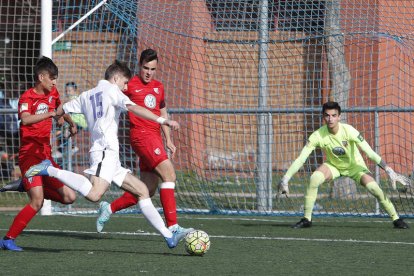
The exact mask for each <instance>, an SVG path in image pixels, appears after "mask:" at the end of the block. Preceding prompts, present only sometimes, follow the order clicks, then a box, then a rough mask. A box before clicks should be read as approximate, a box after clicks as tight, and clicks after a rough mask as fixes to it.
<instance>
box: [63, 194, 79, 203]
mask: <svg viewBox="0 0 414 276" xmlns="http://www.w3.org/2000/svg"><path fill="white" fill-rule="evenodd" d="M64 200H65V204H72V203H74V202H75V200H76V193H75V192H73V193H72V192H69V193H67V194H66V195H65V197H64Z"/></svg>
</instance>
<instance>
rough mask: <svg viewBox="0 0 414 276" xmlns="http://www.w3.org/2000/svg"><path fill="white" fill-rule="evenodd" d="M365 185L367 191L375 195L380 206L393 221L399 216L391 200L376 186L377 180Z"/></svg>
mask: <svg viewBox="0 0 414 276" xmlns="http://www.w3.org/2000/svg"><path fill="white" fill-rule="evenodd" d="M365 187H366V188H367V190H368V192H370V193H371V194H372V195H373V196H375V197H376V199H377V200H378V202H379V203H380V205H381V207H382V208H383V209H384V210H385V212H387V214H388V215H389V216H390V217H391V219H392V220H393V221H394V220H396V219H398V218H399V217H398V214H397V211H396V210H395V207H394V205H393V204H392V202H391V200H389V199H388V197H387V196H386V195H385V194H384V192H383V191H382V190H381V188H380V187H379V186H378V184H377V182H375V181H372V182H369V183H367V185H366V186H365Z"/></svg>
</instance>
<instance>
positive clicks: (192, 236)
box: [184, 230, 210, 256]
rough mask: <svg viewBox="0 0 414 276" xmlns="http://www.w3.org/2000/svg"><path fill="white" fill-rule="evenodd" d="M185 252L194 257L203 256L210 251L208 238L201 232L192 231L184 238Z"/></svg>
mask: <svg viewBox="0 0 414 276" xmlns="http://www.w3.org/2000/svg"><path fill="white" fill-rule="evenodd" d="M184 241H185V242H184V246H185V250H186V251H187V253H188V254H190V255H194V256H203V255H204V254H205V253H206V252H207V251H208V250H209V249H210V237H209V236H208V235H207V233H206V232H204V231H202V230H194V231H191V232H190V233H188V234H187V235H186V236H185V238H184Z"/></svg>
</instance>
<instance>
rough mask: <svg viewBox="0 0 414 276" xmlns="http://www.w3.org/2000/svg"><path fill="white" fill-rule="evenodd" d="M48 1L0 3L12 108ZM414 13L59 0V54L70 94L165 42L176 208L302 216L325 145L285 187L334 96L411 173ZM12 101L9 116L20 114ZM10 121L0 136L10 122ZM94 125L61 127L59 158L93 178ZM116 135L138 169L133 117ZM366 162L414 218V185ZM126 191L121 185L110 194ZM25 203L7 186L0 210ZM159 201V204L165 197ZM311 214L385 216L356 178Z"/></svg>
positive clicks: (393, 8) (231, 0)
mask: <svg viewBox="0 0 414 276" xmlns="http://www.w3.org/2000/svg"><path fill="white" fill-rule="evenodd" d="M38 2H39V1H2V2H1V4H0V5H1V18H2V19H1V21H2V22H1V24H2V25H1V32H0V39H1V40H2V41H1V43H2V44H1V45H2V49H1V50H2V51H3V52H4V53H6V54H4V55H3V56H2V57H1V60H2V61H3V63H2V66H3V67H2V68H1V71H0V73H1V75H0V78H1V82H2V84H1V85H2V87H1V90H2V92H3V95H4V99H5V101H6V102H7V101H9V102H11V103H12V104H13V100H12V99H17V98H18V97H19V95H20V93H22V92H23V91H24V90H25V89H27V88H28V87H30V86H31V85H33V77H32V76H31V75H32V67H33V64H34V62H35V60H36V58H37V57H38V56H39V45H40V16H41V6H40V4H39V3H38ZM413 18H414V2H413V1H409V0H401V1H386V0H378V1H375V3H374V2H372V1H361V0H342V1H340V0H326V1H302V0H300V1H287V0H268V1H265V0H260V1H259V0H204V1H200V0H193V1H191V0H188V1H184V0H146V1H143V0H138V1H130V0H109V1H99V0H71V1H53V20H52V21H53V22H52V26H53V38H54V42H53V59H54V61H55V62H56V63H57V64H58V66H59V70H60V72H59V80H58V89H59V91H60V93H61V94H62V96H63V95H64V94H65V92H64V91H65V86H66V84H67V85H68V86H70V84H71V83H75V84H76V86H77V88H78V91H85V90H87V89H89V88H91V87H93V86H95V85H96V84H97V82H98V81H99V80H100V79H102V78H103V74H104V71H105V69H106V67H107V66H108V65H109V64H110V63H111V62H112V61H113V60H114V59H120V60H123V61H126V62H128V64H129V65H130V68H131V69H132V70H133V71H134V73H137V68H138V61H137V60H138V57H139V54H140V52H141V51H142V50H144V49H146V48H153V49H155V50H156V51H157V52H158V54H159V65H158V70H157V75H156V78H157V79H158V80H160V81H162V82H163V84H164V86H165V91H166V97H167V98H166V102H167V106H168V110H169V114H170V116H171V118H172V119H174V120H177V121H179V122H180V124H181V129H180V130H179V131H175V132H173V141H174V143H175V145H176V146H177V148H178V150H177V151H178V153H177V156H176V157H175V158H174V159H173V163H174V166H175V169H176V173H177V183H176V198H177V208H178V210H179V211H181V212H200V213H218V214H247V215H248V214H267V215H296V216H300V215H302V212H303V203H304V192H305V188H306V185H307V184H308V183H309V177H310V175H311V173H312V172H313V171H314V170H315V169H316V168H317V167H318V166H319V165H320V164H322V162H323V160H324V156H323V154H322V152H320V151H318V150H317V151H315V152H314V153H313V154H312V155H311V156H310V157H309V159H308V160H307V161H306V163H305V165H304V166H303V168H302V169H301V170H300V171H299V172H298V173H297V174H296V175H295V176H294V177H293V178H292V179H291V180H290V182H289V183H290V197H289V198H284V197H280V198H277V197H276V193H277V184H278V182H279V181H280V178H281V177H282V176H283V174H284V172H285V171H286V169H287V168H288V167H289V165H290V164H291V163H292V162H293V161H294V160H295V159H296V157H297V156H298V155H299V153H300V151H301V149H302V147H303V146H304V145H305V144H306V140H307V137H308V136H309V135H310V134H311V133H312V132H313V131H315V130H317V129H318V128H319V127H320V126H322V124H323V121H322V117H321V105H322V104H323V103H324V102H326V101H328V100H335V101H337V102H339V103H340V105H341V107H342V109H343V114H342V122H346V123H349V124H351V125H353V126H354V127H355V128H356V129H358V130H359V131H360V132H361V134H362V135H363V136H364V138H365V139H366V140H367V141H368V143H369V144H370V145H371V146H372V148H373V149H374V150H375V151H376V152H377V153H378V154H380V155H381V157H382V158H383V159H384V160H385V161H386V162H387V164H388V165H390V166H391V167H392V168H394V170H395V171H397V172H400V173H402V174H404V175H407V176H411V174H412V171H413V161H414V160H413V157H414V156H413V140H412V139H413V137H414V135H413V134H414V133H413V131H414V129H413V128H414V125H413V122H414V117H413V111H414V96H413V93H412V91H413V84H414V75H413V74H414V73H412V72H411V69H412V67H411V66H413V65H414V63H413V53H414V52H413V50H414V49H413V47H414V42H413V38H414V37H413V32H414V24H413V23H414V19H413ZM413 72H414V71H413ZM72 86H73V85H72ZM0 95H1V94H0ZM14 103H15V101H14ZM13 108H14V109H13ZM15 108H16V107H15V106H11V107H9V108H8V109H4V110H2V111H1V115H2V116H15V114H16V112H15ZM13 110H14V113H13ZM6 121H7V122H10V120H9V119H8V120H6ZM0 126H1V129H0V132H2V133H6V132H7V131H8V126H6V125H1V124H0ZM88 133H89V132H88V129H87V128H83V129H81V130H80V133H79V135H78V136H77V137H75V138H74V139H67V138H65V129H64V128H63V129H56V130H55V131H54V132H53V141H52V143H53V145H54V158H55V159H56V160H58V162H59V163H60V164H61V165H62V167H63V168H65V169H69V170H73V171H75V172H79V173H82V171H83V170H84V169H85V168H86V167H87V166H88V147H89V145H88ZM3 136H4V138H2V141H1V142H2V146H3V148H2V149H3V152H4V153H8V158H4V160H3V159H2V163H1V164H2V175H1V180H2V181H3V182H4V183H6V182H7V181H9V180H10V179H13V178H16V177H18V168H17V163H16V160H17V159H16V155H13V154H16V153H17V149H18V139H17V137H18V134H17V135H16V134H14V135H11V136H7V135H6V134H3ZM119 137H120V143H121V147H120V156H121V160H122V163H123V165H124V166H125V167H128V168H131V170H132V171H133V172H134V173H135V174H137V175H139V170H138V166H137V164H138V159H137V157H136V156H135V154H134V153H133V151H132V150H131V148H130V145H129V130H128V119H127V117H126V116H123V120H122V122H121V124H120V130H119ZM344 146H346V145H344ZM4 156H5V157H7V156H6V155H4ZM10 156H14V157H15V159H12V158H10ZM364 157H365V156H364ZM2 158H3V155H2ZM365 158H366V157H365ZM366 163H367V165H368V166H369V169H370V170H371V172H372V174H373V176H374V177H375V178H376V180H377V182H378V183H379V184H380V186H381V187H382V189H383V190H384V191H385V192H386V193H387V195H388V196H389V198H390V199H391V200H392V202H393V203H394V204H395V206H396V208H397V210H398V212H399V214H400V215H402V216H413V214H414V200H413V196H412V195H411V193H410V190H408V191H407V190H406V189H404V187H398V189H397V190H392V189H391V188H390V186H389V184H388V182H387V176H386V174H385V173H384V172H383V171H382V170H380V169H379V168H378V167H377V166H375V164H374V163H373V162H372V161H371V160H369V159H367V158H366ZM4 168H5V169H4ZM121 194H122V192H121V191H120V190H119V189H118V188H117V187H115V186H114V185H113V187H111V188H110V191H108V193H107V194H106V195H105V197H104V200H106V201H111V200H113V199H115V198H117V197H118V196H119V195H121ZM19 199H20V200H19ZM25 200H26V195H24V194H23V193H11V192H8V193H2V194H1V195H0V207H9V206H10V205H11V206H12V207H14V206H16V205H18V204H22V203H21V202H23V204H24V202H25ZM153 201H154V203H155V204H156V205H157V206H158V207H161V205H160V203H159V198H158V194H156V195H155V196H154V198H153ZM16 202H19V203H16ZM6 205H7V206H6ZM53 208H54V211H55V212H77V213H80V212H96V209H97V204H94V203H90V202H87V201H86V200H84V199H83V198H82V197H81V196H79V198H78V200H77V201H76V202H75V203H74V204H72V205H70V206H62V205H59V204H54V205H53ZM124 211H125V212H135V211H137V208H136V207H131V208H129V209H127V210H124ZM314 214H315V215H338V216H340V215H354V216H383V215H385V213H384V212H383V210H381V209H380V207H379V205H378V203H377V202H376V200H375V198H374V197H373V196H371V195H370V194H369V193H367V191H366V190H365V189H364V188H363V187H362V186H361V185H359V184H356V183H354V182H353V181H352V180H349V179H346V178H344V179H338V180H336V181H334V182H330V183H324V184H323V185H321V186H320V188H319V191H318V198H317V201H316V205H315V209H314Z"/></svg>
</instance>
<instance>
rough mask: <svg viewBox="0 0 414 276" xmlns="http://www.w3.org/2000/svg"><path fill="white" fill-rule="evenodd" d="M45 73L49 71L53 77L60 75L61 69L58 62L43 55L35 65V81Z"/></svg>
mask: <svg viewBox="0 0 414 276" xmlns="http://www.w3.org/2000/svg"><path fill="white" fill-rule="evenodd" d="M43 73H48V74H49V76H51V77H56V78H57V77H58V75H59V69H58V67H57V66H56V64H55V63H54V62H53V61H52V60H51V59H50V58H48V57H41V58H40V59H39V60H38V61H37V62H36V65H35V68H34V79H35V81H38V80H39V75H40V74H43Z"/></svg>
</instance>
